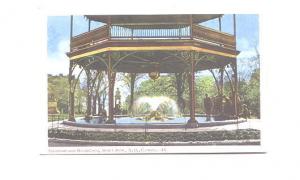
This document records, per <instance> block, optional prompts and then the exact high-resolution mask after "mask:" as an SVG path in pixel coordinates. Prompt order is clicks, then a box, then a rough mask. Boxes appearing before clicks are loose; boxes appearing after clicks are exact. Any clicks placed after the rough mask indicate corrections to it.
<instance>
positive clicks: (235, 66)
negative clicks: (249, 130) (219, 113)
mask: <svg viewBox="0 0 300 180" xmlns="http://www.w3.org/2000/svg"><path fill="white" fill-rule="evenodd" d="M233 34H234V38H235V42H236V17H235V14H233ZM235 47H236V44H235ZM235 50H236V49H235ZM233 72H234V102H233V103H234V112H235V116H236V118H237V119H238V113H239V112H238V102H237V96H238V74H237V58H235V61H234V63H233Z"/></svg>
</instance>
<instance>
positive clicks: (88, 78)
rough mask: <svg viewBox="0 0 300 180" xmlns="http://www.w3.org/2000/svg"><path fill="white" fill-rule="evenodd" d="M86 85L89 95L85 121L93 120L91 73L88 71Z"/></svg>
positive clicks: (87, 96)
mask: <svg viewBox="0 0 300 180" xmlns="http://www.w3.org/2000/svg"><path fill="white" fill-rule="evenodd" d="M86 79H87V80H86V85H87V95H86V99H87V100H86V115H85V119H91V118H92V89H91V72H90V70H89V69H86Z"/></svg>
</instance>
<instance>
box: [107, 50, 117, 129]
mask: <svg viewBox="0 0 300 180" xmlns="http://www.w3.org/2000/svg"><path fill="white" fill-rule="evenodd" d="M107 75H108V121H107V123H115V121H114V84H115V77H116V73H115V72H113V69H112V62H111V55H110V53H109V54H108V70H107Z"/></svg>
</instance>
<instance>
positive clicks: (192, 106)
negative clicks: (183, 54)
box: [187, 60, 198, 128]
mask: <svg viewBox="0 0 300 180" xmlns="http://www.w3.org/2000/svg"><path fill="white" fill-rule="evenodd" d="M190 63H191V64H190V66H191V67H190V72H189V92H190V93H189V94H190V120H189V121H188V123H187V127H190V128H196V127H198V122H197V121H196V118H195V106H196V96H195V60H191V62H190Z"/></svg>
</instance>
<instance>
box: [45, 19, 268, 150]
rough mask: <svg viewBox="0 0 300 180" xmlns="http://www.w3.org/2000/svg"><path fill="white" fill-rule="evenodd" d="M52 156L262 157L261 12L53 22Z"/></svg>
mask: <svg viewBox="0 0 300 180" xmlns="http://www.w3.org/2000/svg"><path fill="white" fill-rule="evenodd" d="M47 20H48V22H47V24H48V27H47V36H48V64H49V65H48V69H47V74H48V128H47V129H48V150H49V151H48V153H49V154H155V153H159V154H161V153H262V152H263V151H262V149H261V145H262V141H261V133H262V125H261V120H260V116H261V112H260V48H259V15H258V14H152V15H143V14H132V15H130V14H126V15H114V14H112V15H107V14H106V15H81V16H80V15H76V16H73V15H69V16H48V17H47Z"/></svg>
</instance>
